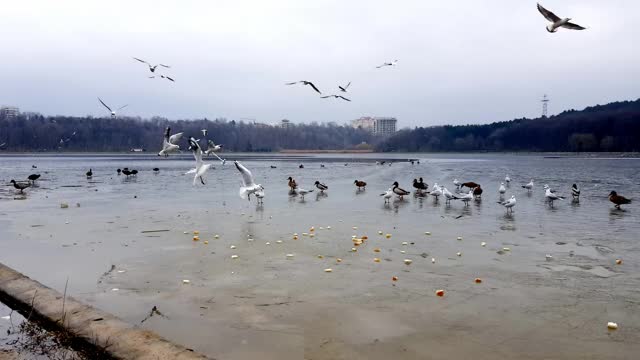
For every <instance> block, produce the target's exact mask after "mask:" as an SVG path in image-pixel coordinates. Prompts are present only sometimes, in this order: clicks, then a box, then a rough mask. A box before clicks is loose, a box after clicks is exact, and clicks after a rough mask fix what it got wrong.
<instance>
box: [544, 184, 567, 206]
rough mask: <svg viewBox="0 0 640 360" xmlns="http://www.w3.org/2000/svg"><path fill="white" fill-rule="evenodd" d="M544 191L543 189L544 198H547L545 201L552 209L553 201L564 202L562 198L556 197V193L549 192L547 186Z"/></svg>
mask: <svg viewBox="0 0 640 360" xmlns="http://www.w3.org/2000/svg"><path fill="white" fill-rule="evenodd" d="M544 189H545V192H544V197H545V198H547V200H548V201H549V204H550V205H551V207H553V202H554V201H556V200H564V196H560V195H557V194H556V193H554V192H553V191H551V189H550V188H549V186H547V185H545V186H544Z"/></svg>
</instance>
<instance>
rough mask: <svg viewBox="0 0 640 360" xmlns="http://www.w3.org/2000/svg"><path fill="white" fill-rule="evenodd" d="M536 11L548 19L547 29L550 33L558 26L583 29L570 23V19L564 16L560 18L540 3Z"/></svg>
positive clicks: (556, 29)
mask: <svg viewBox="0 0 640 360" xmlns="http://www.w3.org/2000/svg"><path fill="white" fill-rule="evenodd" d="M538 11H540V13H541V14H542V16H544V17H545V19H547V20H549V21H550V22H551V24H549V25H547V31H548V32H550V33H554V32H556V31H558V29H559V28H561V27H562V28H565V29H571V30H584V29H586V28H585V27H582V26H580V25H577V24H574V23H571V22H570V21H571V19H569V18H564V19H561V18H560V17H558V16H557V15H556V14H554V13H552V12H551V11H549V10H547V9H545V8H544V7H542V5H540V4H538Z"/></svg>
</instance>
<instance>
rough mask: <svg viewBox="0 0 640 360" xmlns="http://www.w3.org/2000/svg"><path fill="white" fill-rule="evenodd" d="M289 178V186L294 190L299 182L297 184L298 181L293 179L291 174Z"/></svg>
mask: <svg viewBox="0 0 640 360" xmlns="http://www.w3.org/2000/svg"><path fill="white" fill-rule="evenodd" d="M288 180H289V188H290V189H291V191H294V190H295V189H296V188H297V187H298V184H296V181H295V180H293V178H292V177H291V176H289V179H288Z"/></svg>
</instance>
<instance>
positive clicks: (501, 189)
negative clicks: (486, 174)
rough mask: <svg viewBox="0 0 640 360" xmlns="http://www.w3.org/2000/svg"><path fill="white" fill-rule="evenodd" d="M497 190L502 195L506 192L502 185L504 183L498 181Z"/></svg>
mask: <svg viewBox="0 0 640 360" xmlns="http://www.w3.org/2000/svg"><path fill="white" fill-rule="evenodd" d="M498 192H499V193H500V195H504V193H506V192H507V189H506V188H505V187H504V183H500V187H499V188H498Z"/></svg>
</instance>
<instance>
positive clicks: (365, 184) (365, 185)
mask: <svg viewBox="0 0 640 360" xmlns="http://www.w3.org/2000/svg"><path fill="white" fill-rule="evenodd" d="M353 183H354V184H356V186H357V187H358V190H362V188H366V187H367V183H366V182H364V181H360V180H356V181H354V182H353Z"/></svg>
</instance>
